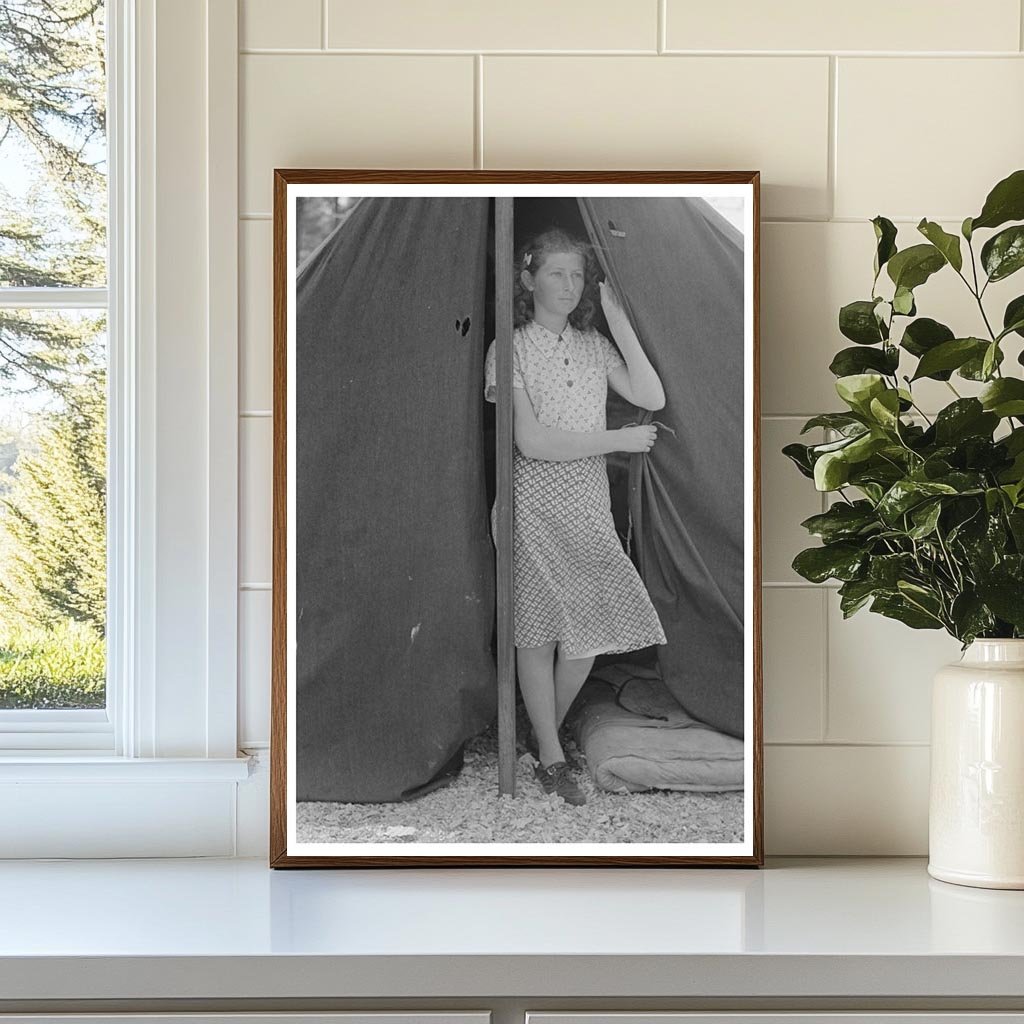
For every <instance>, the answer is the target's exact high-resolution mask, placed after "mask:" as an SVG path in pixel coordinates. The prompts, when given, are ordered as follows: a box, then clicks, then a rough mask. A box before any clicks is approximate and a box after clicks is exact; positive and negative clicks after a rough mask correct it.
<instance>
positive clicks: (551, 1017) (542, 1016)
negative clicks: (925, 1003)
mask: <svg viewBox="0 0 1024 1024" xmlns="http://www.w3.org/2000/svg"><path fill="white" fill-rule="evenodd" d="M526 1024H1024V1013H970V1012H964V1011H962V1010H961V1011H953V1012H950V1013H942V1012H941V1011H935V1010H933V1011H931V1012H929V1013H912V1012H911V1013H878V1012H860V1013H858V1012H857V1011H856V1010H853V1011H849V1012H835V1013H796V1012H793V1011H788V1012H783V1013H703V1012H702V1013H572V1012H569V1013H548V1012H543V1013H540V1012H538V1013H527V1015H526Z"/></svg>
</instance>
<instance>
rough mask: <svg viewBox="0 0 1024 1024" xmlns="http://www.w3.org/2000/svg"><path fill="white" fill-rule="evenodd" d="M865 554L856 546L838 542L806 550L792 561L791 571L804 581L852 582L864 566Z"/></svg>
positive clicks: (846, 542)
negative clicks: (829, 580) (833, 580)
mask: <svg viewBox="0 0 1024 1024" xmlns="http://www.w3.org/2000/svg"><path fill="white" fill-rule="evenodd" d="M866 557H867V556H866V554H865V553H864V551H863V550H861V548H860V546H859V545H857V544H851V543H849V542H848V541H840V542H839V543H838V544H825V545H824V546H823V547H818V548H807V549H806V550H804V551H801V552H800V554H798V555H797V556H796V558H794V559H793V569H794V570H795V571H796V572H797V573H798V574H799V575H800V576H802V577H803V578H804V579H805V580H810V581H811V582H812V583H824V582H825V580H827V579H832V578H834V579H837V580H852V579H854V578H855V577H856V576H857V573H858V572H859V571H860V568H861V566H862V565H863V564H864V561H865V559H866Z"/></svg>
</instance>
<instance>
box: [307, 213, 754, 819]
mask: <svg viewBox="0 0 1024 1024" xmlns="http://www.w3.org/2000/svg"><path fill="white" fill-rule="evenodd" d="M493 208H494V201H493V200H489V199H487V198H447V197H444V198H441V197H419V198H415V197H414V198H373V199H363V200H361V201H360V202H359V204H358V205H357V206H356V208H355V210H354V212H353V213H352V215H351V216H350V217H349V218H348V220H347V221H346V222H345V223H344V224H342V225H341V226H339V227H338V228H337V229H336V230H335V231H334V232H333V233H332V234H331V235H330V236H329V237H328V238H327V239H326V240H325V241H324V243H323V244H322V245H321V246H320V247H319V248H318V249H317V250H316V251H315V252H314V253H313V254H312V255H311V256H310V258H309V259H308V260H307V261H306V262H305V263H304V264H303V266H302V267H301V268H300V270H299V272H298V275H297V282H296V423H295V440H296V464H295V469H296V479H297V493H296V524H295V528H296V565H295V571H296V591H297V594H296V737H297V746H296V795H297V798H298V799H299V800H331V801H351V802H378V801H392V800H401V799H408V798H410V797H413V796H416V795H419V794H422V793H424V792H427V791H429V790H430V789H431V788H434V787H436V786H437V785H441V784H443V783H444V782H446V781H447V780H448V779H450V778H451V777H452V775H453V773H455V772H457V770H458V768H459V766H460V764H461V759H462V750H463V746H464V744H465V742H466V740H467V739H469V738H470V737H472V736H474V735H476V734H477V733H479V732H480V731H481V730H482V729H484V728H485V727H486V726H487V725H488V723H489V722H490V721H491V720H492V719H493V717H494V712H495V707H496V685H495V644H496V639H495V573H494V560H495V558H494V556H495V552H494V546H493V543H492V539H491V536H490V525H489V511H490V504H491V502H492V501H493V495H494V489H493V487H494V485H493V473H494V453H493V448H494V434H493V417H494V413H493V407H490V406H489V405H487V404H486V403H485V402H484V400H483V359H484V355H485V352H486V348H487V345H488V344H489V342H490V339H491V338H492V337H494V330H493V319H494V314H493V280H492V279H493V248H494V246H493V238H494V226H493ZM552 223H557V224H561V225H562V226H565V227H567V228H569V229H570V230H574V231H576V232H577V233H579V234H582V235H587V236H589V237H590V239H591V241H592V242H593V243H594V245H595V249H596V252H597V254H598V258H599V260H600V262H601V266H602V268H603V270H604V272H605V274H606V275H607V276H608V277H609V278H610V279H611V281H612V282H613V284H614V286H615V288H616V290H617V292H618V294H619V295H620V296H621V297H622V299H623V301H624V304H625V305H626V308H627V312H629V313H630V316H631V319H632V322H633V324H634V325H635V327H636V329H637V333H638V335H639V337H640V339H641V342H642V344H643V345H644V348H645V351H646V352H647V354H648V356H649V358H650V359H651V362H652V364H653V365H654V366H655V368H656V369H657V370H658V373H659V375H660V376H661V379H662V382H663V385H664V388H665V393H666V405H665V407H664V408H663V409H661V410H659V411H658V412H657V413H651V412H649V411H646V410H638V409H636V408H635V407H631V406H629V405H628V404H627V403H625V402H623V401H622V400H621V399H617V396H616V399H613V400H612V401H610V403H609V423H608V425H609V427H610V428H615V427H617V426H621V425H622V424H623V423H626V422H630V421H634V422H636V421H639V422H649V421H650V420H651V419H657V420H658V421H659V422H662V423H665V424H667V425H668V426H670V427H671V428H672V429H673V430H674V431H675V434H674V436H673V435H671V434H668V433H667V432H664V431H662V432H660V435H659V443H658V444H656V445H655V447H654V449H653V450H652V451H651V452H650V453H649V454H644V455H639V454H638V455H635V456H632V457H623V458H621V459H618V460H617V459H614V458H612V457H610V458H609V468H610V473H611V475H612V481H613V506H614V508H615V510H616V518H617V519H618V520H620V521H622V522H623V523H625V522H626V521H628V520H630V519H631V521H632V537H631V541H632V543H631V553H632V555H633V557H634V558H635V560H636V563H637V565H638V568H639V570H640V573H641V576H642V577H643V579H644V581H645V583H646V585H647V587H648V590H649V592H650V594H651V598H652V600H653V601H654V604H655V607H656V608H657V610H658V613H659V616H660V618H661V620H662V623H663V625H664V627H665V632H666V636H667V638H668V644H667V645H662V646H659V647H657V648H653V649H651V650H650V651H648V652H637V655H636V656H637V657H643V656H644V654H645V653H646V655H647V656H648V657H651V656H653V655H655V654H656V657H657V663H658V665H659V668H660V671H661V674H662V676H663V678H664V680H665V682H666V684H667V685H668V686H669V688H670V689H671V691H672V693H673V694H674V696H675V697H676V699H677V700H678V701H679V702H680V704H681V705H682V706H683V707H684V708H685V709H686V711H687V712H689V713H690V714H691V715H692V716H694V717H696V718H698V719H700V720H702V721H705V722H707V723H708V724H710V725H712V726H714V727H715V728H717V729H720V730H722V731H724V732H728V733H731V734H732V735H741V734H742V730H743V710H744V709H743V692H744V685H743V642H744V641H743V594H744V562H743V533H744V525H743V508H744V478H743V459H744V432H743V425H744V387H743V384H744V359H743V352H744V345H743V338H744V332H743V259H742V240H741V237H740V235H739V233H738V232H736V231H735V229H733V228H732V227H731V225H729V224H728V223H727V222H726V221H725V220H724V219H723V218H721V217H720V216H719V215H718V214H716V213H715V212H714V211H713V210H712V209H711V208H710V207H709V206H708V204H706V203H704V202H703V201H702V200H699V199H679V198H651V197H643V198H606V197H594V196H589V197H580V198H578V199H577V198H572V199H521V200H516V203H515V232H516V241H517V243H518V241H519V240H520V239H521V238H523V237H526V236H527V235H529V234H532V233H534V232H535V231H536V230H538V229H540V228H541V227H543V226H546V225H550V224H552ZM598 326H599V327H600V328H601V329H602V330H603V331H604V333H605V334H609V332H608V330H607V327H606V325H603V324H599V325H598ZM485 405H487V407H486V408H485ZM619 657H628V655H627V656H619Z"/></svg>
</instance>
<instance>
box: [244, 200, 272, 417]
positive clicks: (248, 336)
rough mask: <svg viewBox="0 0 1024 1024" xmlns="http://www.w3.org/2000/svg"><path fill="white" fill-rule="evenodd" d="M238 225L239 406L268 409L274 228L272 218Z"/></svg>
mask: <svg viewBox="0 0 1024 1024" xmlns="http://www.w3.org/2000/svg"><path fill="white" fill-rule="evenodd" d="M239 228H240V230H239V248H240V254H239V255H240V259H239V276H240V285H241V295H240V296H239V317H238V328H239V334H240V338H239V341H240V344H239V352H238V356H239V358H238V363H239V366H238V371H239V382H238V385H239V395H238V406H239V409H240V410H241V411H242V412H254V411H262V412H266V411H267V410H269V409H270V408H271V406H272V403H273V397H274V387H273V378H274V345H273V312H274V291H273V286H274V275H273V268H274V252H273V244H274V229H273V225H272V224H271V222H270V221H269V220H243V221H242V222H241V224H240V225H239Z"/></svg>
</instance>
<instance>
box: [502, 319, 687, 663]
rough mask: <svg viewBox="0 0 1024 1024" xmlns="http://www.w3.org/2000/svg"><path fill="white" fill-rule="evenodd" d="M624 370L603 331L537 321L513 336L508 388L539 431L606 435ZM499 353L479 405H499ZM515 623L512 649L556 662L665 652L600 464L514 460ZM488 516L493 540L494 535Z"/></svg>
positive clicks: (591, 459)
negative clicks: (617, 376)
mask: <svg viewBox="0 0 1024 1024" xmlns="http://www.w3.org/2000/svg"><path fill="white" fill-rule="evenodd" d="M624 365H625V361H624V360H623V358H622V356H621V355H619V352H618V350H617V349H616V348H615V346H614V345H612V343H611V342H610V341H609V340H608V339H607V338H606V337H605V336H604V335H603V334H601V333H600V331H597V330H596V329H594V328H590V329H589V330H587V331H580V330H579V329H578V328H575V327H573V326H572V325H571V324H567V325H566V327H565V330H564V331H562V333H561V334H555V333H554V332H553V331H550V330H548V329H547V328H546V327H543V326H542V325H541V324H539V323H537V321H536V320H531V321H529V322H528V323H527V324H525V325H524V326H522V327H517V328H516V329H515V331H514V332H513V335H512V386H513V387H516V388H525V390H526V393H527V394H528V395H529V397H530V402H531V404H532V405H533V409H534V412H535V413H536V416H537V419H538V421H539V422H540V423H541V424H542V425H543V426H546V427H557V428H559V429H560V430H573V431H597V430H605V429H607V420H606V414H605V406H606V402H607V397H608V373H609V372H610V371H611V370H614V369H615V368H616V367H617V366H624ZM495 367H496V352H495V343H494V342H491V345H490V348H488V350H487V357H486V359H485V362H484V397H485V398H486V399H487V400H488V401H490V402H493V401H495V400H496V398H495ZM512 489H513V498H512V522H513V528H512V575H513V622H514V635H515V645H516V646H517V647H539V646H541V645H542V644H546V643H549V642H550V641H552V640H558V641H561V645H562V656H563V657H566V658H587V657H592V656H594V655H597V654H608V653H618V652H622V651H635V650H639V649H640V648H643V647H648V646H650V645H651V644H664V643H667V640H666V639H665V631H664V630H663V629H662V625H661V620H660V619H659V618H658V613H657V611H655V608H654V605H653V604H652V603H651V599H650V596H649V595H648V593H647V589H646V588H645V587H644V584H643V581H642V580H641V579H640V575H639V574H638V573H637V571H636V567H635V566H634V565H633V563H632V561H631V560H630V558H629V555H627V554H626V552H625V549H624V548H623V546H622V542H621V541H620V540H619V535H618V534H617V533H616V531H615V521H614V519H613V518H612V511H611V498H610V494H609V489H608V470H607V467H606V465H605V458H604V456H603V455H592V456H587V457H585V458H582V459H569V460H563V461H555V460H547V459H531V458H527V456H525V455H523V453H522V452H520V450H519V448H518V446H516V447H515V448H514V450H513V458H512ZM495 524H496V508H495V507H492V508H491V535H492V537H494V536H495V535H496V528H495Z"/></svg>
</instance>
